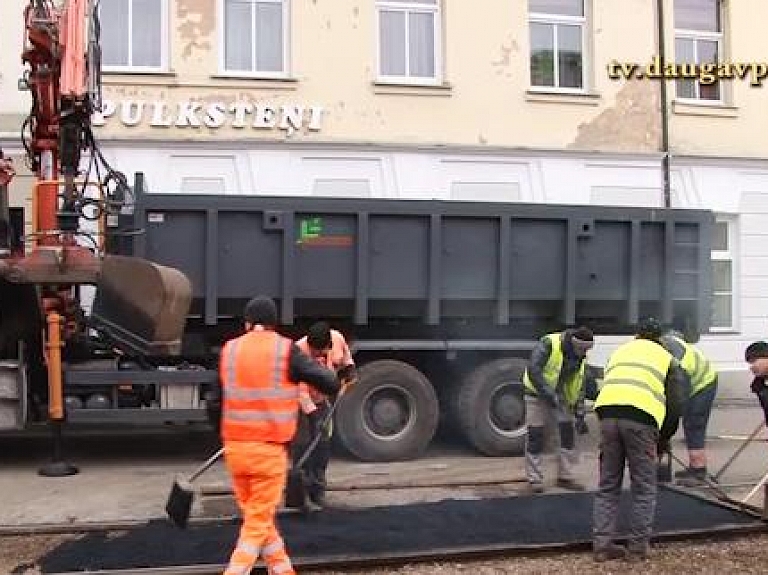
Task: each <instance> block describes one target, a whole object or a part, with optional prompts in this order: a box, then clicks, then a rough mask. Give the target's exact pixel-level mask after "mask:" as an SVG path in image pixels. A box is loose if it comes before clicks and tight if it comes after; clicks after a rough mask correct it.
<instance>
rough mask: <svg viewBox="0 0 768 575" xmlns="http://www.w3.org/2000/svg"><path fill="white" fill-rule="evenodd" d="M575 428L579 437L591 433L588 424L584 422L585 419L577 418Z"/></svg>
mask: <svg viewBox="0 0 768 575" xmlns="http://www.w3.org/2000/svg"><path fill="white" fill-rule="evenodd" d="M574 426H575V428H576V432H577V433H578V434H579V435H586V434H587V433H589V426H588V425H587V422H586V421H584V418H583V417H577V418H576V420H575V421H574Z"/></svg>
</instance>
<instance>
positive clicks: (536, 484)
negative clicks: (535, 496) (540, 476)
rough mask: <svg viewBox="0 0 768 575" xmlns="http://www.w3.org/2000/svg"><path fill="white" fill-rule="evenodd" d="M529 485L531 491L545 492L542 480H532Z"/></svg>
mask: <svg viewBox="0 0 768 575" xmlns="http://www.w3.org/2000/svg"><path fill="white" fill-rule="evenodd" d="M528 485H529V487H530V489H531V493H544V484H543V483H542V482H541V481H531V482H530V483H529V484H528Z"/></svg>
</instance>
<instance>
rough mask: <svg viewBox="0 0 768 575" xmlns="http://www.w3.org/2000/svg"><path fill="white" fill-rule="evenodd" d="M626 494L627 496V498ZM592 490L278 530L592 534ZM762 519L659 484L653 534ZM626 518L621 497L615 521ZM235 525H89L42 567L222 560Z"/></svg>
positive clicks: (385, 536)
mask: <svg viewBox="0 0 768 575" xmlns="http://www.w3.org/2000/svg"><path fill="white" fill-rule="evenodd" d="M627 499H628V494H624V503H626V502H627ZM591 523H592V494H591V493H558V494H547V495H541V496H534V497H521V496H518V497H508V498H494V499H482V500H445V501H440V502H436V503H419V504H411V505H402V506H390V507H374V508H367V509H332V508H329V509H326V510H324V511H323V512H321V513H317V514H313V515H311V516H309V517H304V516H301V515H285V516H281V517H280V528H281V530H282V533H283V536H284V538H285V541H286V544H287V546H288V548H289V552H290V554H291V557H292V558H293V559H294V560H295V561H297V562H298V561H301V560H311V561H312V562H315V561H318V560H321V559H322V558H324V557H339V556H352V557H360V556H374V555H381V554H393V553H398V552H400V553H418V552H422V551H429V550H433V549H446V548H448V549H458V548H463V547H478V546H484V545H496V546H498V545H508V546H510V547H515V546H518V545H519V546H528V545H537V544H558V543H561V544H562V543H580V542H587V541H589V540H590V530H591ZM756 523H759V521H758V520H757V519H755V518H753V517H751V516H749V515H747V514H744V513H740V512H738V511H734V510H731V509H728V508H725V507H723V506H720V505H715V504H712V503H708V502H705V501H702V500H700V499H698V498H695V497H691V496H688V495H684V494H680V493H678V492H675V491H671V490H666V489H662V490H660V492H659V500H658V509H657V515H656V523H655V531H656V533H657V534H668V533H677V532H682V531H698V530H704V529H709V528H714V527H718V526H720V527H722V526H726V525H745V526H746V525H750V524H756ZM620 525H622V528H621V529H622V530H624V529H625V526H626V505H625V507H624V513H623V515H622V520H621V522H620ZM237 530H238V523H236V522H229V523H221V524H217V525H210V524H209V525H205V526H193V527H190V528H189V529H187V530H184V531H182V530H179V529H177V528H175V527H173V526H172V525H170V524H169V523H167V522H165V521H157V522H154V523H151V524H149V525H146V526H142V527H140V528H135V529H131V530H127V531H123V532H112V533H90V534H86V535H83V536H82V537H80V538H79V539H77V540H73V541H68V542H66V543H63V544H62V545H60V546H59V547H57V548H55V549H53V550H52V551H51V552H50V553H48V554H47V555H46V556H44V557H41V559H40V566H41V569H42V572H43V573H56V572H59V573H60V572H70V571H88V570H100V569H128V568H139V567H164V566H172V565H193V564H223V563H226V561H227V559H228V557H229V553H230V552H231V550H232V547H233V545H234V542H235V540H236V537H237Z"/></svg>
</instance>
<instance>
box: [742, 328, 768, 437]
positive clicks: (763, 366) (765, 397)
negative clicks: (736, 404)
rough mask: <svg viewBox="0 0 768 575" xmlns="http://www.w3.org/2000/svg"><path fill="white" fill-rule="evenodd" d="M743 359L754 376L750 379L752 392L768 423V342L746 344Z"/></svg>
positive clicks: (767, 423)
mask: <svg viewBox="0 0 768 575" xmlns="http://www.w3.org/2000/svg"><path fill="white" fill-rule="evenodd" d="M744 360H745V361H746V362H747V363H748V364H749V370H750V371H751V372H752V375H754V376H755V378H754V379H753V380H752V385H751V386H750V388H751V389H752V393H754V394H755V395H757V399H758V401H759V402H760V407H762V408H763V416H764V418H765V424H766V425H768V386H766V381H765V380H766V378H768V343H766V342H764V341H756V342H754V343H751V344H749V345H748V346H747V349H746V350H745V351H744Z"/></svg>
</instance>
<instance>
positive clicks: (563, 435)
mask: <svg viewBox="0 0 768 575" xmlns="http://www.w3.org/2000/svg"><path fill="white" fill-rule="evenodd" d="M593 345H594V335H593V334H592V331H591V330H590V329H589V328H586V327H579V328H577V329H567V330H565V331H563V332H561V333H550V334H548V335H545V336H544V337H542V338H541V339H540V340H539V341H538V342H537V344H536V346H535V347H534V348H533V351H532V352H531V359H530V362H529V365H528V368H527V369H526V371H525V374H524V375H523V385H524V390H525V412H526V424H527V425H528V437H527V441H526V446H525V472H526V476H527V478H528V483H529V485H530V487H531V491H533V492H534V493H542V492H543V491H544V473H543V470H542V459H543V458H542V453H543V452H544V429H545V426H546V425H547V424H548V423H549V424H551V425H556V426H557V429H558V432H559V435H560V449H559V453H558V479H557V485H558V487H562V488H565V489H571V490H574V491H583V490H584V486H583V485H581V484H580V483H578V482H577V481H576V480H575V479H574V477H573V466H574V465H575V464H576V449H575V444H576V438H575V431H574V429H575V428H574V424H575V423H576V422H578V427H579V428H582V429H583V428H584V426H585V424H584V377H585V370H586V361H585V358H586V355H587V352H588V351H589V350H590V349H591V348H592V346H593Z"/></svg>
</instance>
